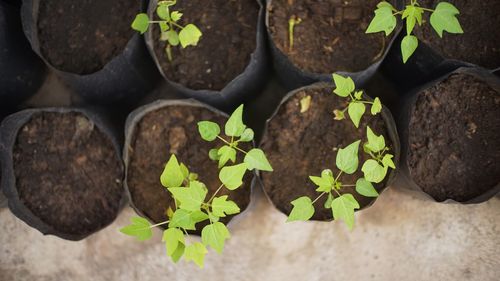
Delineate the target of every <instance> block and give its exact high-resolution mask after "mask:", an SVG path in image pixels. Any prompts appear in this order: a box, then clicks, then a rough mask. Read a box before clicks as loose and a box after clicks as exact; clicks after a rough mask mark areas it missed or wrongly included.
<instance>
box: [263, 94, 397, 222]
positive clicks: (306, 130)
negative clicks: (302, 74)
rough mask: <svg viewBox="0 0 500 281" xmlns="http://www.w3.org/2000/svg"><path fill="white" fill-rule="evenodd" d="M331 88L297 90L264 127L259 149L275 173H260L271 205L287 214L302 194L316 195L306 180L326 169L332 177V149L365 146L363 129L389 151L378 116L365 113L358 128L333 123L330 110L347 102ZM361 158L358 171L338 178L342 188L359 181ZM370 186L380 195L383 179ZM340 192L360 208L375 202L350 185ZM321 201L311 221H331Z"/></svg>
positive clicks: (311, 185) (334, 154) (333, 160)
mask: <svg viewBox="0 0 500 281" xmlns="http://www.w3.org/2000/svg"><path fill="white" fill-rule="evenodd" d="M332 90H333V88H331V87H327V86H325V87H323V88H312V89H311V88H310V89H306V90H302V91H300V92H298V93H297V94H295V95H294V96H292V97H291V98H289V99H288V100H287V101H286V102H285V103H284V104H282V105H281V107H280V109H279V110H278V112H277V114H276V115H275V116H274V117H273V118H272V119H271V121H270V122H269V123H268V130H267V133H266V135H265V136H264V139H263V141H262V149H263V150H264V151H266V153H267V154H268V157H269V161H270V162H271V164H272V165H273V168H274V172H272V173H263V174H262V180H263V186H264V189H265V191H266V193H267V195H268V196H269V197H270V199H271V201H272V202H273V203H274V205H275V206H276V207H277V208H278V209H279V210H280V211H282V212H283V213H285V214H287V215H288V214H290V211H291V210H292V204H290V202H291V201H293V200H295V199H297V198H298V197H301V196H309V197H310V198H311V199H312V200H314V199H315V198H316V197H317V196H318V195H319V193H318V192H316V191H315V190H316V188H317V187H316V186H315V185H314V184H313V183H312V182H311V181H310V180H309V176H319V175H321V171H323V170H324V169H331V170H332V171H333V173H334V174H335V175H336V174H337V173H338V170H337V169H336V168H335V157H336V156H337V152H336V151H337V150H338V149H339V148H343V147H345V146H347V145H349V144H351V143H353V142H354V141H356V140H358V139H362V142H366V141H367V140H366V137H365V135H366V126H367V125H369V126H370V128H372V130H373V131H374V132H375V133H376V134H377V135H379V134H383V135H384V137H385V139H386V143H387V145H388V146H389V147H391V148H392V143H391V140H390V139H389V137H388V133H387V129H386V127H385V125H384V124H385V123H384V121H383V119H382V117H381V115H380V114H379V115H377V116H372V115H370V114H369V112H368V114H365V116H363V119H362V122H361V123H360V126H359V129H356V127H354V125H353V124H352V122H351V121H350V119H349V120H348V119H346V120H342V121H336V120H334V119H333V117H334V116H333V110H334V109H343V108H345V107H346V106H347V102H346V101H347V100H346V99H343V98H340V97H338V96H336V95H335V94H333V93H332ZM307 95H309V96H311V106H310V108H309V110H308V111H306V112H304V113H300V100H301V99H302V98H303V97H306V96H307ZM346 117H348V116H347V114H346ZM360 151H361V150H360ZM362 155H363V156H362V157H360V166H359V168H358V171H357V172H356V173H354V174H353V175H342V176H341V178H340V179H341V181H342V182H343V183H344V184H354V183H355V181H356V179H357V178H360V177H363V173H362V172H361V165H362V163H364V161H365V160H367V159H369V156H368V157H367V156H366V154H364V153H363V154H362ZM374 186H375V188H376V189H377V190H378V191H381V190H382V189H383V188H384V186H385V181H384V182H382V183H380V184H376V185H374ZM341 193H352V194H353V195H354V196H355V198H356V199H357V200H358V202H359V203H360V205H361V207H365V206H367V205H369V204H370V203H371V202H373V201H374V198H367V197H363V196H360V195H358V194H357V193H356V192H355V191H354V188H352V187H344V189H343V190H342V191H341ZM326 198H327V197H326V196H323V197H322V198H321V199H319V200H318V202H316V203H315V209H316V212H315V214H314V216H313V219H315V220H331V219H332V211H331V209H325V208H324V207H323V205H324V203H325V201H326Z"/></svg>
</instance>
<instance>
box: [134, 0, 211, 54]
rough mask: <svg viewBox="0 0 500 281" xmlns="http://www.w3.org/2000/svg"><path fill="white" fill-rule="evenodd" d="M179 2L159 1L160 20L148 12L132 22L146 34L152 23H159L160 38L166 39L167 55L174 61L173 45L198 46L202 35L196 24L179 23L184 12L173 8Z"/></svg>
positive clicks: (136, 28) (158, 12)
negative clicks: (151, 17) (150, 16)
mask: <svg viewBox="0 0 500 281" xmlns="http://www.w3.org/2000/svg"><path fill="white" fill-rule="evenodd" d="M176 3H177V0H167V1H159V2H158V6H157V7H156V14H157V15H158V17H159V18H160V20H152V19H150V18H149V16H148V14H145V13H140V14H138V15H137V16H136V17H135V19H134V21H133V22H132V28H133V29H134V30H136V31H139V32H140V33H141V34H144V33H145V32H146V31H147V30H148V28H149V25H150V24H158V25H159V27H160V32H161V36H160V40H161V41H166V42H167V46H166V47H165V51H166V52H167V57H168V59H169V60H170V61H172V46H174V47H175V46H178V45H179V44H180V45H181V47H182V48H186V47H188V46H196V45H197V44H198V41H199V40H200V37H201V36H202V33H201V31H200V30H199V29H198V27H196V25H194V24H192V23H189V24H187V25H185V26H182V25H181V24H179V21H180V20H181V18H182V13H181V12H179V11H175V10H171V7H172V6H174V5H175V4H176Z"/></svg>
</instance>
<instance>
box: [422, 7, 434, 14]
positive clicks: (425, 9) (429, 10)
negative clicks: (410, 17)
mask: <svg viewBox="0 0 500 281" xmlns="http://www.w3.org/2000/svg"><path fill="white" fill-rule="evenodd" d="M421 9H422V10H424V11H427V12H431V13H434V10H433V9H428V8H421Z"/></svg>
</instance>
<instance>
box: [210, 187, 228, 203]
mask: <svg viewBox="0 0 500 281" xmlns="http://www.w3.org/2000/svg"><path fill="white" fill-rule="evenodd" d="M223 187H224V184H221V185H220V186H219V188H217V190H216V191H215V192H214V194H213V195H212V197H210V199H209V200H208V201H207V204H210V202H212V200H213V199H214V198H215V195H217V193H219V191H220V190H221V189H222V188H223Z"/></svg>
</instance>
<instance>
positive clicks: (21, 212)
mask: <svg viewBox="0 0 500 281" xmlns="http://www.w3.org/2000/svg"><path fill="white" fill-rule="evenodd" d="M103 116H104V115H101V114H97V113H95V112H93V111H89V110H85V109H71V108H44V109H28V110H23V111H20V112H17V113H15V114H12V115H10V116H8V117H7V118H6V119H5V120H4V121H3V122H2V125H1V126H0V137H1V140H0V159H1V162H2V177H1V180H2V181H1V186H2V191H3V192H4V194H5V196H6V198H7V200H8V205H9V208H10V210H11V211H12V213H13V214H14V215H16V216H17V217H18V218H20V219H21V220H23V221H24V222H25V223H27V224H28V225H30V226H31V227H33V228H35V229H37V230H38V231H40V232H41V233H43V234H52V235H56V236H58V237H61V238H63V239H68V240H80V239H83V238H85V237H87V236H89V235H90V234H92V233H94V232H96V231H98V230H100V229H102V228H103V227H105V226H106V225H108V224H110V223H111V222H112V221H113V220H114V219H115V218H116V216H117V215H118V212H119V210H120V208H121V206H123V205H124V203H125V198H126V197H125V196H124V195H125V192H124V189H123V186H122V176H123V167H122V163H121V160H120V157H119V145H118V143H117V141H116V138H115V137H116V135H117V134H116V132H113V131H112V130H111V126H110V125H109V124H108V123H107V121H106V119H104V118H103ZM103 171H106V172H105V173H103Z"/></svg>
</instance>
